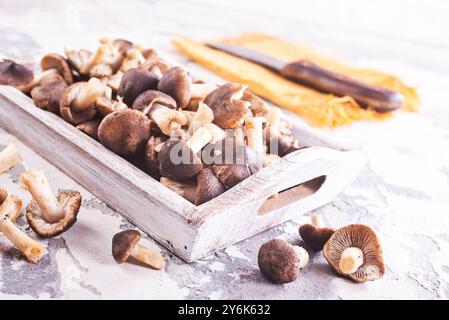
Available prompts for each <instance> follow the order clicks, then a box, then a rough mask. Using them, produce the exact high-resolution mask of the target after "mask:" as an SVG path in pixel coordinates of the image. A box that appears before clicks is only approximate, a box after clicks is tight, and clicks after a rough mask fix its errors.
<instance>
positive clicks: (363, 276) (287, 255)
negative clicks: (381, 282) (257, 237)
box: [258, 214, 385, 284]
mask: <svg viewBox="0 0 449 320" xmlns="http://www.w3.org/2000/svg"><path fill="white" fill-rule="evenodd" d="M311 220H312V223H311V224H304V225H301V226H300V228H299V234H300V236H301V238H302V240H303V242H304V246H305V248H307V249H309V250H311V251H313V252H315V253H317V252H320V251H323V255H324V258H325V259H326V261H327V262H328V263H329V265H330V266H331V267H332V269H334V271H335V272H336V273H338V274H340V275H342V276H344V277H346V278H348V279H350V280H352V281H354V282H365V281H374V280H378V279H380V278H382V277H383V275H384V273H385V266H384V262H383V255H382V247H381V245H380V242H379V239H378V238H377V236H376V233H375V232H374V231H373V230H372V229H371V228H370V227H368V226H366V225H363V224H351V225H348V226H345V227H342V228H340V229H337V230H335V229H333V228H330V227H326V226H325V225H324V224H323V222H322V220H321V217H320V216H319V215H317V214H314V215H312V219H311ZM308 262H309V253H308V251H306V249H304V248H303V247H299V246H293V245H291V244H289V243H288V242H286V241H284V240H281V239H273V240H269V241H268V242H266V243H265V244H264V245H262V247H261V248H260V249H259V255H258V264H259V269H260V271H261V273H262V274H263V275H264V276H265V277H266V278H267V279H268V280H270V281H272V282H274V283H280V284H283V283H289V282H292V281H295V280H296V279H297V278H298V276H299V270H300V269H303V268H304V267H305V266H306V265H307V264H308Z"/></svg>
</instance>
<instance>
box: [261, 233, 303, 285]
mask: <svg viewBox="0 0 449 320" xmlns="http://www.w3.org/2000/svg"><path fill="white" fill-rule="evenodd" d="M257 262H258V264H259V269H260V271H261V272H262V274H263V275H264V276H265V278H267V279H268V280H270V281H272V282H274V283H278V284H284V283H289V282H292V281H295V280H296V279H297V278H298V275H299V269H302V268H304V267H305V266H306V265H307V264H308V263H309V254H308V253H307V251H306V250H304V248H302V247H299V246H293V245H291V244H289V243H288V242H287V241H284V240H281V239H272V240H269V241H267V242H266V243H264V244H263V245H262V246H261V247H260V249H259V254H258V257H257Z"/></svg>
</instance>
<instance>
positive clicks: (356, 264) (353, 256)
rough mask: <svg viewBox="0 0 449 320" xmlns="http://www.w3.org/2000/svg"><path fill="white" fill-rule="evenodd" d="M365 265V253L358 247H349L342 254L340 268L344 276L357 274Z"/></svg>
mask: <svg viewBox="0 0 449 320" xmlns="http://www.w3.org/2000/svg"><path fill="white" fill-rule="evenodd" d="M362 264H363V251H362V250H361V249H359V248H356V247H349V248H347V249H345V250H344V251H343V252H342V253H341V257H340V262H339V263H338V266H339V268H340V270H341V272H343V273H344V274H351V273H354V272H356V271H357V270H358V269H359V268H360V266H361V265H362Z"/></svg>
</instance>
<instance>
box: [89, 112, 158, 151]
mask: <svg viewBox="0 0 449 320" xmlns="http://www.w3.org/2000/svg"><path fill="white" fill-rule="evenodd" d="M150 127H151V121H150V120H148V118H147V117H146V116H145V115H144V114H143V113H142V112H140V111H137V110H133V109H124V110H121V111H117V112H113V113H111V114H109V115H107V116H106V117H105V118H104V119H103V121H101V124H100V127H99V128H98V138H99V140H100V142H101V143H102V144H103V145H104V146H105V147H106V148H108V149H109V150H111V151H113V152H114V153H116V154H118V155H120V156H122V157H124V158H128V159H133V158H135V157H136V156H138V155H140V154H142V152H143V149H144V148H145V144H146V143H147V141H148V139H149V138H150Z"/></svg>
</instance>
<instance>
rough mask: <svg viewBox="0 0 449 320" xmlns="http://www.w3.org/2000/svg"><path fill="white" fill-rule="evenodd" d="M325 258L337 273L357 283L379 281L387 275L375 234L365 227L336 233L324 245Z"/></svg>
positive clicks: (355, 227) (340, 230)
mask: <svg viewBox="0 0 449 320" xmlns="http://www.w3.org/2000/svg"><path fill="white" fill-rule="evenodd" d="M323 254H324V257H325V258H326V260H327V262H328V263H329V265H330V266H331V267H332V268H333V269H334V270H335V271H336V272H337V273H339V274H341V275H343V276H345V277H347V278H349V279H351V280H353V281H355V282H365V281H373V280H377V279H380V278H382V276H383V275H384V273H385V266H384V261H383V256H382V247H381V245H380V242H379V240H378V238H377V236H376V234H375V232H374V231H373V230H372V229H371V228H370V227H368V226H365V225H362V224H351V225H349V226H346V227H343V228H340V229H338V230H337V231H335V232H334V234H333V235H332V236H331V237H330V238H329V240H328V241H327V242H326V244H325V245H324V248H323Z"/></svg>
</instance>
